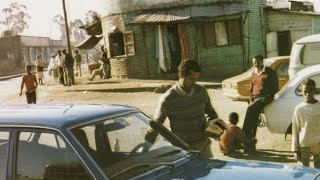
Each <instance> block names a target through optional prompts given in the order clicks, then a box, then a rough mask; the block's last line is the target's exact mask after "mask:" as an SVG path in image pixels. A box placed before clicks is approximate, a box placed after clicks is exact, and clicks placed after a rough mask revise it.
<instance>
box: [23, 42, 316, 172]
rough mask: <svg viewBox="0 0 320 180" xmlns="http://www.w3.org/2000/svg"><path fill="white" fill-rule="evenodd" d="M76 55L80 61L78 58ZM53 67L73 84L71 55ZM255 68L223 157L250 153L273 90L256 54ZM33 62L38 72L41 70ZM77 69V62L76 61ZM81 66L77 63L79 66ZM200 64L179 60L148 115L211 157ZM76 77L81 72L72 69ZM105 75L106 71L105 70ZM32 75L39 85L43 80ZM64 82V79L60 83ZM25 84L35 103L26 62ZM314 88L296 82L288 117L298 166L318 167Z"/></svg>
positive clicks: (273, 78)
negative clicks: (173, 79) (174, 78)
mask: <svg viewBox="0 0 320 180" xmlns="http://www.w3.org/2000/svg"><path fill="white" fill-rule="evenodd" d="M101 50H102V52H103V53H102V55H101V60H102V61H103V66H102V68H101V71H104V70H103V69H107V68H108V66H109V65H110V63H108V58H107V56H106V53H105V50H104V48H103V47H101ZM77 54H78V52H77V51H76V53H75V59H76V60H77V62H81V56H80V58H79V57H76V56H78V55H77ZM79 59H80V60H79ZM56 62H57V66H58V68H59V71H60V72H65V78H66V79H64V76H63V74H64V73H60V77H59V81H60V83H61V84H65V83H67V84H68V85H71V84H74V81H72V79H73V58H72V57H71V55H69V54H68V53H67V52H66V50H65V49H64V50H62V54H61V52H60V51H58V55H57V57H56ZM252 63H253V65H254V67H255V69H254V71H253V72H252V74H251V80H250V98H249V100H250V102H249V106H248V107H247V111H246V115H245V118H244V123H243V127H242V129H241V128H240V127H238V126H237V123H238V119H239V116H238V114H237V113H236V112H232V113H230V115H229V124H228V126H227V127H226V128H225V129H224V132H223V134H222V135H221V136H220V137H219V148H220V150H221V152H222V153H223V154H224V155H228V154H230V153H232V152H233V151H235V150H237V149H241V148H243V149H244V152H248V153H252V152H255V151H256V148H255V146H256V143H257V139H256V138H255V137H256V132H257V127H258V119H259V114H260V113H261V112H262V111H263V108H264V107H265V106H266V105H267V104H269V103H270V102H272V101H273V99H274V95H275V94H276V92H277V91H278V90H279V85H278V76H277V73H276V72H275V71H274V70H273V69H271V68H270V67H267V66H264V65H263V56H261V55H256V56H254V57H253V59H252ZM39 64H41V63H39V62H36V66H37V70H38V72H39V71H40V70H41V68H38V66H40V65H39ZM77 66H78V67H79V64H77ZM79 69H81V67H79ZM200 72H201V68H200V65H199V64H198V63H197V62H196V61H193V60H183V61H182V62H181V64H180V65H179V67H178V76H179V80H178V82H177V83H176V84H175V85H174V86H173V87H172V88H170V89H169V90H168V91H167V92H166V93H164V94H163V95H162V96H161V97H160V100H159V104H158V106H157V108H156V112H155V115H154V118H155V121H157V122H158V123H161V124H163V123H164V121H165V119H166V118H168V119H169V122H170V129H171V131H172V132H173V133H174V134H176V135H177V136H178V137H179V138H181V139H182V140H183V141H185V142H186V143H187V144H188V145H189V147H190V149H193V150H198V151H199V156H200V157H206V158H211V157H213V154H212V151H211V140H210V139H209V137H208V135H207V134H206V132H205V129H206V127H207V126H208V119H211V120H213V119H217V118H218V114H217V112H216V111H215V109H214V108H213V106H212V104H211V101H210V97H209V94H208V92H207V90H206V88H205V87H203V86H202V85H199V84H197V83H196V82H197V80H198V78H199V77H200ZM77 74H78V75H80V76H81V71H80V70H79V71H77ZM105 74H106V76H107V70H105ZM40 78H41V76H39V74H38V79H39V83H40V84H41V83H43V82H42V80H41V79H40ZM64 80H65V81H64ZM24 85H25V86H26V96H27V102H28V103H36V93H35V89H36V88H37V86H38V82H37V78H36V76H35V75H33V74H32V73H31V66H30V65H28V66H26V74H25V75H24V76H23V78H22V82H21V92H20V95H21V94H22V89H23V86H24ZM315 89H316V84H315V81H313V80H312V79H308V80H306V81H305V82H303V84H302V93H303V96H304V99H305V101H304V102H302V103H301V104H299V105H297V106H296V108H295V111H294V114H293V118H292V151H293V152H295V154H296V159H297V160H298V161H300V162H302V164H303V165H304V166H309V162H310V157H311V156H313V160H314V166H315V167H316V168H320V134H319V133H318V132H319V130H320V121H319V119H320V111H319V110H318V109H320V102H319V101H318V100H316V99H315V98H314V94H315ZM156 137H157V132H156V131H154V130H153V129H151V128H150V129H149V130H148V132H147V134H146V137H145V139H146V140H147V141H148V142H149V143H151V144H153V143H154V142H155V140H156Z"/></svg>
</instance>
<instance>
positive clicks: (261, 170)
mask: <svg viewBox="0 0 320 180" xmlns="http://www.w3.org/2000/svg"><path fill="white" fill-rule="evenodd" d="M183 166H184V167H183V168H182V169H184V170H183V174H182V173H181V172H178V173H177V175H175V176H173V177H170V178H169V179H219V180H220V179H222V180H223V179H237V180H241V179H245V180H247V179H308V180H310V179H315V178H316V177H317V175H318V173H319V172H320V170H319V169H313V168H307V167H303V166H295V165H288V164H276V163H265V162H256V161H240V160H239V161H220V160H214V159H210V160H194V161H191V162H189V163H187V165H183Z"/></svg>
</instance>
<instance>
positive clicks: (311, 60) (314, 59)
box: [301, 43, 320, 64]
mask: <svg viewBox="0 0 320 180" xmlns="http://www.w3.org/2000/svg"><path fill="white" fill-rule="evenodd" d="M301 56H302V57H303V60H302V64H319V63H320V61H319V57H320V44H319V43H312V44H307V45H306V46H305V51H303V49H302V51H301Z"/></svg>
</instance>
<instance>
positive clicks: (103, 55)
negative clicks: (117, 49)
mask: <svg viewBox="0 0 320 180" xmlns="http://www.w3.org/2000/svg"><path fill="white" fill-rule="evenodd" d="M101 61H102V62H103V76H104V77H103V78H104V79H108V78H110V70H111V67H110V60H109V58H108V56H107V51H106V50H105V48H104V46H101Z"/></svg>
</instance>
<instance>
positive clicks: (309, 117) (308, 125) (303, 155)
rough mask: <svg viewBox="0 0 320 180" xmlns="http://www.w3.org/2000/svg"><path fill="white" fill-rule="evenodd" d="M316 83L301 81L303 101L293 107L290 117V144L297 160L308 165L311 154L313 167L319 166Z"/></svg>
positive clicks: (318, 117) (319, 121)
mask: <svg viewBox="0 0 320 180" xmlns="http://www.w3.org/2000/svg"><path fill="white" fill-rule="evenodd" d="M315 90H316V83H315V81H314V80H312V79H307V80H305V81H304V82H303V83H302V94H303V96H304V102H302V103H300V104H298V105H297V106H296V107H295V110H294V113H293V118H292V146H291V151H293V152H295V157H296V160H297V161H300V162H301V163H302V164H303V166H309V164H310V157H311V155H312V156H313V162H314V167H315V168H320V111H319V109H320V102H319V101H318V100H317V99H315V98H314V94H315Z"/></svg>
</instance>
